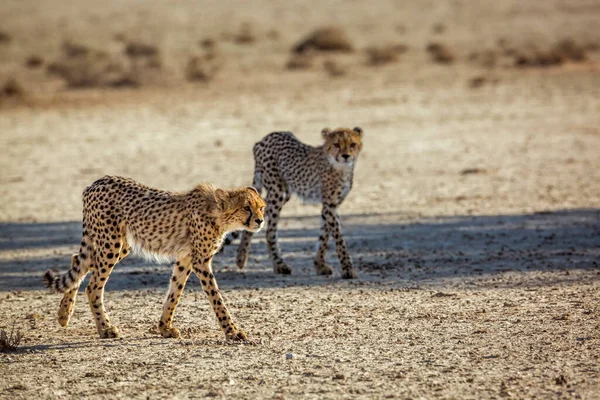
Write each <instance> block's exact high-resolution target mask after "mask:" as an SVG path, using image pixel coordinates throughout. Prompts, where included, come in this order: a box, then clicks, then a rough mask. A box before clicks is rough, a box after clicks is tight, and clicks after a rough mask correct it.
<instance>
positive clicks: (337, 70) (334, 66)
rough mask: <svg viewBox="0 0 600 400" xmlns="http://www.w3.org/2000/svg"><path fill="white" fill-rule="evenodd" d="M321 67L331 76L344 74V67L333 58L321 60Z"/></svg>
mask: <svg viewBox="0 0 600 400" xmlns="http://www.w3.org/2000/svg"><path fill="white" fill-rule="evenodd" d="M323 68H324V69H325V71H326V72H327V74H328V75H329V76H332V77H339V76H343V75H345V74H346V68H344V66H342V65H340V64H339V63H338V62H337V61H335V60H325V62H323Z"/></svg>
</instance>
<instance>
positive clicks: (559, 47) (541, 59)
mask: <svg viewBox="0 0 600 400" xmlns="http://www.w3.org/2000/svg"><path fill="white" fill-rule="evenodd" d="M587 58H588V57H587V54H586V47H585V46H582V45H580V44H578V43H577V42H575V41H574V40H573V39H570V38H568V39H563V40H560V41H558V42H557V43H556V44H554V46H552V47H550V48H549V49H548V50H537V49H533V50H531V51H529V52H526V51H517V52H516V53H515V55H514V60H515V61H514V63H515V65H516V66H518V67H551V66H556V65H561V64H564V63H565V62H567V61H571V62H576V63H579V62H583V61H586V60H587Z"/></svg>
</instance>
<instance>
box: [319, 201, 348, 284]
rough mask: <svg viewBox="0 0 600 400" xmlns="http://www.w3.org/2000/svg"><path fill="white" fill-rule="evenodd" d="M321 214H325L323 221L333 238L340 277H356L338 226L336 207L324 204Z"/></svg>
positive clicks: (338, 218)
mask: <svg viewBox="0 0 600 400" xmlns="http://www.w3.org/2000/svg"><path fill="white" fill-rule="evenodd" d="M323 215H324V216H325V222H326V223H327V224H328V225H329V227H330V230H331V233H332V234H333V238H334V240H335V250H336V253H337V256H338V258H339V260H340V264H341V265H342V278H344V279H354V278H356V272H354V267H353V266H352V261H351V260H350V255H349V254H348V250H347V249H346V242H345V240H344V236H343V235H342V228H341V226H340V217H339V216H338V214H337V210H336V208H335V207H332V206H331V205H326V206H324V207H323Z"/></svg>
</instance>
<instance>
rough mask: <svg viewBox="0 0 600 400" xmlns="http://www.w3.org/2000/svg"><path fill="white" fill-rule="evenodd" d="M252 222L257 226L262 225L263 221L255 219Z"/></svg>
mask: <svg viewBox="0 0 600 400" xmlns="http://www.w3.org/2000/svg"><path fill="white" fill-rule="evenodd" d="M254 222H256V223H257V224H258V225H260V224H262V222H263V220H262V219H260V218H256V219H255V220H254Z"/></svg>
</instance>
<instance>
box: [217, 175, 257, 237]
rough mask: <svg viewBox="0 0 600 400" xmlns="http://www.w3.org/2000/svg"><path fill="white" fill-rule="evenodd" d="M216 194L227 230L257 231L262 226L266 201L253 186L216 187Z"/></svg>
mask: <svg viewBox="0 0 600 400" xmlns="http://www.w3.org/2000/svg"><path fill="white" fill-rule="evenodd" d="M216 195H217V199H218V201H219V209H220V210H221V216H222V217H221V218H222V220H223V222H224V223H225V225H226V227H227V231H234V230H242V229H243V230H247V231H250V232H258V231H259V230H260V229H261V228H262V227H263V225H264V223H265V217H264V212H265V207H266V206H267V203H266V202H265V201H264V200H263V198H262V197H260V194H259V193H258V191H257V190H256V189H255V188H253V187H251V186H249V187H247V188H243V189H234V190H228V191H225V190H221V189H217V191H216Z"/></svg>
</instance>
